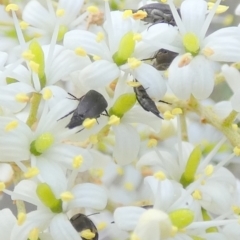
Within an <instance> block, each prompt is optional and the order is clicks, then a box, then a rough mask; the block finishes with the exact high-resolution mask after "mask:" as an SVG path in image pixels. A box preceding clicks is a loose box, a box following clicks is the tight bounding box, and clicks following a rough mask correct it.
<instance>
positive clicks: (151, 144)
mask: <svg viewBox="0 0 240 240" xmlns="http://www.w3.org/2000/svg"><path fill="white" fill-rule="evenodd" d="M157 144H158V141H157V140H156V139H154V138H152V139H149V141H148V143H147V146H148V147H149V148H153V147H156V146H157Z"/></svg>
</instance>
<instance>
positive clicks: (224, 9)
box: [207, 2, 229, 14]
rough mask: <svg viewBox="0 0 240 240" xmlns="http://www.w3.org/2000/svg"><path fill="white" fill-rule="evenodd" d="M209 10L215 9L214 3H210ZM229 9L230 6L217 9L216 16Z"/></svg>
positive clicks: (220, 6) (221, 6)
mask: <svg viewBox="0 0 240 240" xmlns="http://www.w3.org/2000/svg"><path fill="white" fill-rule="evenodd" d="M207 4H208V9H209V10H211V9H212V8H213V7H214V3H212V2H208V3H207ZM228 9H229V6H225V5H219V6H218V7H217V9H216V14H221V13H224V12H226V11H227V10H228Z"/></svg>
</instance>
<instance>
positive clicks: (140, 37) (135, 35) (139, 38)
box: [133, 33, 142, 42]
mask: <svg viewBox="0 0 240 240" xmlns="http://www.w3.org/2000/svg"><path fill="white" fill-rule="evenodd" d="M133 40H134V41H138V42H140V41H142V35H141V34H140V33H135V34H134V36H133Z"/></svg>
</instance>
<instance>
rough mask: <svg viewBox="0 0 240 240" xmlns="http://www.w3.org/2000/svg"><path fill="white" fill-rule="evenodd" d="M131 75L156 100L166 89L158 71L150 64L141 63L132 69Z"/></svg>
mask: <svg viewBox="0 0 240 240" xmlns="http://www.w3.org/2000/svg"><path fill="white" fill-rule="evenodd" d="M133 77H134V78H136V79H137V80H138V81H139V82H140V83H141V84H142V85H143V87H144V88H145V89H146V90H147V93H148V94H149V96H150V97H152V98H154V99H155V100H156V101H158V100H160V99H162V98H163V96H164V94H165V93H166V91H167V87H166V83H165V82H164V80H163V78H162V76H161V74H160V72H159V71H158V70H156V69H155V68H154V67H152V66H151V65H148V64H145V63H142V64H141V65H140V66H139V67H138V68H136V69H135V70H134V71H133Z"/></svg>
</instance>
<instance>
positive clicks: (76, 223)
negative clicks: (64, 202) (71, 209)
mask: <svg viewBox="0 0 240 240" xmlns="http://www.w3.org/2000/svg"><path fill="white" fill-rule="evenodd" d="M70 222H71V224H72V226H73V227H74V228H75V230H76V231H77V232H79V233H81V232H82V231H83V230H87V229H89V230H90V231H91V232H92V233H94V234H95V236H94V237H93V238H92V239H91V240H98V230H97V228H96V226H95V225H94V223H93V222H92V220H91V219H90V218H89V217H87V216H86V215H85V214H82V213H78V214H76V215H74V216H73V217H71V218H70ZM82 239H83V240H88V239H86V238H84V237H82Z"/></svg>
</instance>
